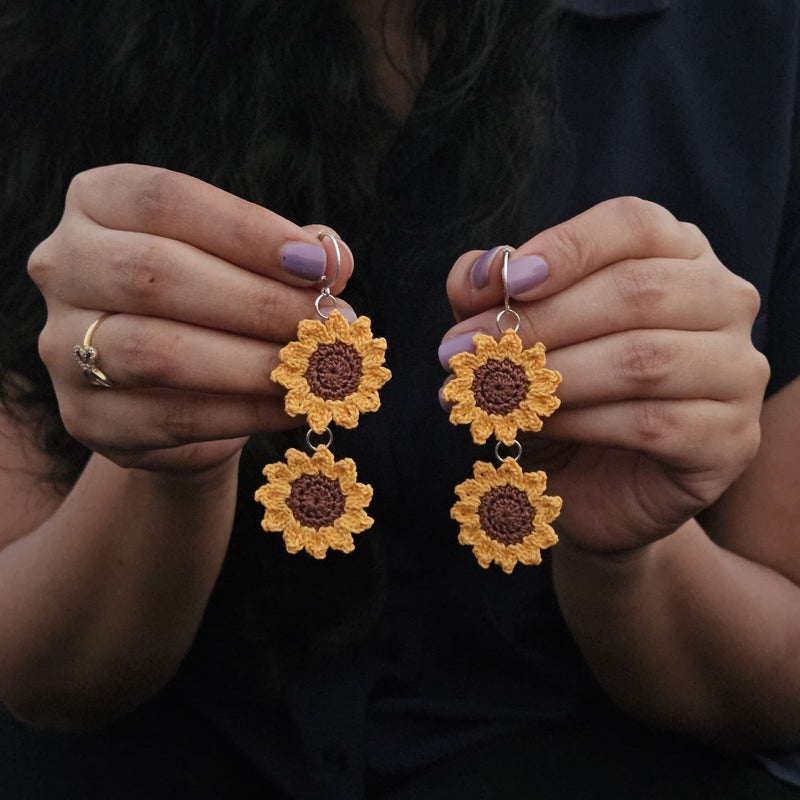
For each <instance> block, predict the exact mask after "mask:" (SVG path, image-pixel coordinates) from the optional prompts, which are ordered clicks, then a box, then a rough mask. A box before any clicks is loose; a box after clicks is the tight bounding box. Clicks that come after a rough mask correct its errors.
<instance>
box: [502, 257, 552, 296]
mask: <svg viewBox="0 0 800 800" xmlns="http://www.w3.org/2000/svg"><path fill="white" fill-rule="evenodd" d="M547 271H548V270H547V262H546V261H545V260H544V259H543V258H542V257H541V256H522V257H521V258H515V259H514V260H513V261H509V262H508V272H507V283H508V293H509V294H510V295H511V296H512V297H513V296H516V295H518V294H524V293H525V292H529V291H530V290H531V289H535V288H536V287H537V286H540V285H541V284H542V283H544V280H545V278H546V277H547Z"/></svg>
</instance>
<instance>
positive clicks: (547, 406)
mask: <svg viewBox="0 0 800 800" xmlns="http://www.w3.org/2000/svg"><path fill="white" fill-rule="evenodd" d="M319 238H320V239H324V238H329V239H330V240H331V242H332V244H333V246H334V250H335V253H336V259H337V264H336V268H337V272H338V268H339V264H340V260H341V259H340V251H339V244H338V240H337V239H336V238H335V237H334V236H333V235H332V234H330V233H328V232H326V231H323V232H321V233H320V234H319ZM510 252H511V251H510V249H509V248H504V249H503V271H502V275H503V289H504V301H505V302H504V308H503V309H502V311H500V313H499V314H498V315H497V325H498V328H499V330H500V332H501V334H502V337H501V339H500V341H499V342H497V341H495V339H494V338H493V337H491V336H486V335H483V334H476V336H475V337H474V340H473V344H474V347H475V353H459V354H458V355H456V356H453V358H451V359H450V368H451V369H452V371H453V374H454V377H453V379H452V380H451V381H450V382H449V383H448V384H447V385H446V386H445V388H444V390H443V396H444V398H445V400H448V401H450V402H451V403H453V405H452V408H451V411H450V421H451V422H452V423H453V424H469V425H470V431H471V433H472V438H473V440H474V441H475V442H476V443H477V444H483V443H485V442H486V440H487V439H488V438H489V436H491V435H492V434H494V436H495V437H496V438H497V439H498V442H497V445H496V446H495V456H496V458H497V460H498V461H500V462H501V463H500V466H499V468H497V469H495V467H494V466H492V464H489V463H486V462H481V461H479V462H476V463H475V465H474V467H473V477H472V478H471V479H469V480H466V481H464V482H463V483H461V484H459V485H458V486H457V487H456V490H455V491H456V494H457V496H458V497H459V498H460V499H459V500H458V502H456V504H455V505H454V506H453V508H452V511H451V516H452V517H453V519H455V520H456V521H458V522H459V523H460V525H461V530H460V533H459V542H461V543H462V544H465V545H472V549H473V553H474V554H475V557H476V558H477V560H478V562H479V563H480V564H481V566H483V567H488V566H489V565H490V564H491V563H497V564H499V565H500V567H501V568H502V569H503V570H504V571H505V572H511V571H512V569H513V568H514V566H515V565H516V564H517V563H518V562H519V563H522V564H539V563H541V550H542V549H544V548H546V547H550V546H551V545H553V544H555V542H556V541H557V537H556V535H555V533H554V532H553V529H552V527H551V525H550V523H551V522H552V521H553V520H554V519H555V518H556V517H557V516H558V513H559V511H560V508H561V498H559V497H551V496H547V495H545V494H544V490H545V487H546V483H547V476H546V475H545V473H544V472H541V471H537V472H533V473H526V472H523V471H522V469H521V468H520V466H519V464H518V461H519V459H520V457H521V455H522V446H521V445H520V443H519V442H518V441H517V439H516V434H517V431H518V430H522V431H538V430H540V429H541V427H542V417H546V416H549V415H550V414H551V413H552V412H553V411H555V409H556V408H558V406H559V400H558V398H556V397H555V390H556V388H557V387H558V384H559V383H560V380H561V376H560V375H559V374H558V372H555V371H554V370H549V369H546V368H545V367H544V364H545V350H544V345H542V344H541V343H538V344H536V345H534V347H532V348H529V349H528V350H523V348H522V342H521V340H520V338H519V336H518V333H517V331H518V329H519V322H520V317H519V314H517V312H516V311H514V310H513V309H512V308H511V306H510V299H509V295H508V289H507V271H508V258H509V254H510ZM333 282H335V277H334V281H333ZM315 309H316V312H317V315H318V317H319V319H318V320H303V321H302V322H300V324H299V325H298V332H297V341H293V342H290V343H289V344H288V345H286V347H284V348H283V349H282V350H281V352H280V359H281V363H280V365H279V366H278V367H277V368H276V369H275V370H273V372H272V375H271V377H272V379H273V380H274V381H276V382H277V383H280V384H281V385H282V386H284V387H285V388H286V389H288V393H287V395H286V400H285V404H286V406H285V407H286V411H287V413H288V414H290V415H292V416H296V415H298V414H305V415H306V416H307V420H308V424H309V430H308V432H307V433H306V444H307V446H308V448H309V449H310V450H311V451H312V455H311V456H308V455H306V454H305V453H303V452H302V451H300V450H297V449H295V448H290V449H289V450H287V452H286V454H285V459H286V461H285V462H278V463H275V464H268V465H267V466H265V467H264V476H265V477H266V478H267V483H266V484H265V485H263V486H261V487H260V488H259V489H258V490H257V491H256V495H255V499H256V500H257V501H259V502H260V503H262V504H263V505H264V506H265V509H266V510H265V514H264V519H263V521H262V527H263V528H264V530H266V531H275V532H282V533H283V539H284V543H285V545H286V549H287V550H288V551H289V552H290V553H296V552H298V551H299V550H302V549H305V550H306V551H307V552H308V553H309V554H310V555H312V556H314V557H315V558H324V557H325V555H326V554H327V551H328V549H333V550H341V551H343V552H345V553H348V552H350V551H352V550H353V548H354V542H353V535H354V534H357V533H361V532H362V531H365V530H367V529H368V528H370V527H371V526H372V524H373V520H372V518H371V517H369V516H368V515H367V513H366V511H365V509H366V507H367V506H368V505H369V501H370V500H371V499H372V487H371V486H369V485H367V484H362V483H359V482H358V480H357V475H356V467H355V463H354V462H353V460H352V459H350V458H345V459H343V460H341V461H336V460H335V459H334V456H333V453H332V451H331V450H330V447H331V444H332V441H333V434H332V433H331V431H330V428H329V427H328V424H329V423H330V422H331V421H333V422H334V423H336V424H337V425H341V426H342V427H345V428H353V427H355V426H356V425H357V424H358V417H359V414H361V413H365V412H368V411H377V409H378V408H379V407H380V399H379V397H378V390H379V389H380V388H381V387H382V386H383V385H384V384H385V383H386V381H388V380H389V378H390V377H391V373H390V372H389V370H388V369H386V367H385V366H384V355H385V352H386V340H385V339H381V338H373V336H372V331H371V329H370V324H371V323H370V320H369V319H368V318H367V317H358V318H357V319H356V321H355V322H353V323H349V322H348V321H347V320H346V319H345V318H344V317H343V316H342V315H341V313H339V312H338V311H337V310H336V299H335V298H334V297H333V296H332V295H331V293H330V289H329V285H328V282H327V281H323V284H322V288H321V290H320V294H319V296H318V297H317V299H316V301H315ZM508 320H511V323H512V324H511V325H510V327H506V326H505V325H504V323H505V322H506V321H508ZM313 434H316V435H318V436H320V435H321V436H323V437H324V440H323V441H321V442H318V443H317V444H314V443H313V442H312V435H313ZM501 444H503V445H505V446H507V447H510V448H512V454H510V455H507V456H506V457H503V458H501V455H500V445H501Z"/></svg>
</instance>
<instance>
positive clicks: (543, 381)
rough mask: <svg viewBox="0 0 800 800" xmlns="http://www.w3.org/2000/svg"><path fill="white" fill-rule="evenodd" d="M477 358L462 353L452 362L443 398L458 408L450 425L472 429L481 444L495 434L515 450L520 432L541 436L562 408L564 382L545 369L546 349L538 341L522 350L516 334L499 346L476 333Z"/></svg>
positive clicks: (511, 333)
mask: <svg viewBox="0 0 800 800" xmlns="http://www.w3.org/2000/svg"><path fill="white" fill-rule="evenodd" d="M472 341H473V344H474V345H475V352H474V353H458V354H457V355H455V356H453V357H452V358H451V359H450V369H451V370H452V371H453V375H454V377H453V379H452V380H451V381H450V382H449V383H447V384H446V385H445V387H444V390H443V393H442V394H443V397H444V399H445V400H447V401H448V402H450V403H453V407H452V409H451V410H450V422H452V423H453V424H454V425H464V424H469V426H470V433H471V434H472V438H473V440H474V441H475V442H476V443H477V444H483V443H484V442H485V441H486V440H487V439H488V438H489V437H490V436H491V435H492V434H494V436H495V437H496V438H497V439H499V440H500V441H501V442H502V443H503V444H506V445H512V444H513V443H514V440H515V439H516V437H517V431H518V430H521V431H538V430H541V427H542V419H541V418H542V417H549V416H550V414H552V413H553V412H554V411H555V410H556V409H557V408H558V406H559V405H560V401H559V399H558V398H557V397H556V396H555V391H556V389H557V388H558V385H559V383H561V375H560V374H559V373H558V372H556V370H552V369H545V368H544V364H545V350H544V345H543V344H542V343H541V342H538V343H537V344H535V345H534V346H533V347H529V348H527V349H523V347H522V341H521V339H520V338H519V336H518V335H517V334H516V333H515V332H514V331H513V330H507V331H506V332H505V333H504V334H503V336H502V338H501V339H500V341H499V342H498V341H495V339H494V338H493V337H491V336H487V335H486V334H482V333H477V334H475V336H474V337H473V340H472Z"/></svg>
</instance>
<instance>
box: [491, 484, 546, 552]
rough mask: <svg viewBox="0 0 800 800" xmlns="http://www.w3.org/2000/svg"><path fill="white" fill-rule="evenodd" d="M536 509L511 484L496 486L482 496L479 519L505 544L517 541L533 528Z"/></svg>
mask: <svg viewBox="0 0 800 800" xmlns="http://www.w3.org/2000/svg"><path fill="white" fill-rule="evenodd" d="M535 515H536V509H535V508H533V506H532V505H531V504H530V501H529V500H528V496H527V495H526V494H525V492H523V491H521V490H520V489H516V488H514V487H513V486H496V487H495V488H493V489H490V490H489V491H488V492H486V494H485V495H484V496H483V497H482V499H481V502H480V506H479V507H478V519H479V520H480V522H481V528H483V530H484V532H485V533H486V535H487V536H488V537H489V538H491V539H495V540H496V541H498V542H501V543H502V544H505V545H510V544H519V543H520V542H521V541H522V540H523V539H524V538H525V537H526V536H527V535H528V534H529V533H531V531H532V530H533V519H534V516H535Z"/></svg>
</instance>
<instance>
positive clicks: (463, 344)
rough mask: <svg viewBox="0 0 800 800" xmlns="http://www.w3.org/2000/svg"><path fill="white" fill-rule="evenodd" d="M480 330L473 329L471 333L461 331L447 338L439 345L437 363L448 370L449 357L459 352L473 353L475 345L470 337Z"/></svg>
mask: <svg viewBox="0 0 800 800" xmlns="http://www.w3.org/2000/svg"><path fill="white" fill-rule="evenodd" d="M476 333H480V331H473V332H472V333H462V334H461V335H460V336H454V337H453V338H452V339H448V340H447V341H445V342H442V344H441V345H440V346H439V363H441V365H442V366H443V367H444V368H445V369H447V370H449V369H450V359H451V358H452V357H453V356H455V355H458V354H459V353H474V352H475V346H474V345H473V344H472V337H473V336H474V335H475V334H476Z"/></svg>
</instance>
